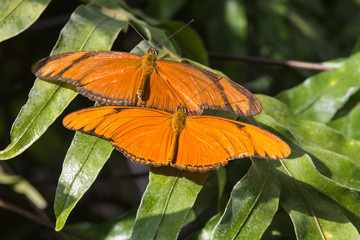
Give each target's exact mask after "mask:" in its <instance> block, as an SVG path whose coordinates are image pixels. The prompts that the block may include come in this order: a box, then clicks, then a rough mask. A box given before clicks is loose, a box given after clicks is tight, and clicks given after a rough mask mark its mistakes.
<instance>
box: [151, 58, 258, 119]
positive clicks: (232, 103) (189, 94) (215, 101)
mask: <svg viewBox="0 0 360 240" xmlns="http://www.w3.org/2000/svg"><path fill="white" fill-rule="evenodd" d="M161 80H162V81H163V82H164V83H165V84H166V85H167V86H168V87H167V88H163V89H164V91H171V92H173V93H174V94H173V95H175V96H179V97H178V99H180V100H179V102H178V103H177V104H176V102H175V103H173V104H175V106H178V105H186V106H187V108H188V112H189V113H190V114H201V112H202V111H199V109H217V110H224V111H229V112H233V113H235V114H238V115H243V116H253V115H256V114H258V113H260V112H261V110H262V106H261V103H260V101H259V100H258V99H257V98H256V97H255V96H254V95H253V94H252V93H250V92H249V91H248V90H247V89H245V88H244V87H242V86H241V85H239V84H237V83H235V82H233V81H231V80H230V79H227V78H225V77H222V76H220V75H217V74H215V73H212V72H209V71H207V70H204V69H202V68H198V67H195V66H192V65H189V64H186V63H179V62H175V61H170V60H158V63H157V65H156V71H155V72H154V73H153V76H152V78H151V81H150V84H151V83H152V82H160V81H161ZM156 98H158V96H156V95H154V96H152V98H150V99H149V101H151V100H152V99H156ZM189 99H191V100H190V101H189ZM187 101H189V102H187Z"/></svg>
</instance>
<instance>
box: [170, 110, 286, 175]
mask: <svg viewBox="0 0 360 240" xmlns="http://www.w3.org/2000/svg"><path fill="white" fill-rule="evenodd" d="M290 152H291V150H290V148H289V146H288V145H287V144H286V143H285V142H284V141H283V140H281V139H280V138H279V137H277V136H275V135H274V134H272V133H270V132H268V131H266V130H263V129H261V128H258V127H256V126H253V125H250V124H246V123H242V122H237V121H232V120H228V119H223V118H218V117H210V116H188V119H187V122H186V127H185V129H184V130H183V131H182V133H181V135H180V139H179V149H178V156H177V159H176V164H177V165H179V166H180V167H181V168H184V169H188V170H191V171H206V170H209V169H213V168H215V167H217V166H222V165H226V164H227V162H228V161H229V160H232V159H236V158H242V157H261V158H268V159H280V158H285V157H288V156H289V154H290Z"/></svg>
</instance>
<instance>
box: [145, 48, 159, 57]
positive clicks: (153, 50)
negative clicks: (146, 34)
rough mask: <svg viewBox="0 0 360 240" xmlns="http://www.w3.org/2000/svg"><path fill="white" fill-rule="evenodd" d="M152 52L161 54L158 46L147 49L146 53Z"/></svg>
mask: <svg viewBox="0 0 360 240" xmlns="http://www.w3.org/2000/svg"><path fill="white" fill-rule="evenodd" d="M149 53H150V54H152V55H155V56H157V55H158V54H159V51H158V50H157V49H156V48H153V47H152V48H149V49H148V50H147V51H146V54H149Z"/></svg>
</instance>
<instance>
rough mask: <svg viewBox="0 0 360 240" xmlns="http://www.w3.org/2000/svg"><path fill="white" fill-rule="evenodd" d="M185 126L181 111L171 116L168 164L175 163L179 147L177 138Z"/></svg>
mask: <svg viewBox="0 0 360 240" xmlns="http://www.w3.org/2000/svg"><path fill="white" fill-rule="evenodd" d="M185 125H186V113H185V111H184V110H183V109H180V110H178V111H176V112H175V113H174V114H173V115H172V119H171V129H172V131H173V135H172V137H171V145H170V151H169V154H168V158H167V159H168V161H169V162H172V163H173V164H174V163H175V161H176V155H177V151H178V145H179V136H180V133H181V132H182V130H183V129H184V128H185Z"/></svg>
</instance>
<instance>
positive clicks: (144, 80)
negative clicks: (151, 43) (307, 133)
mask: <svg viewBox="0 0 360 240" xmlns="http://www.w3.org/2000/svg"><path fill="white" fill-rule="evenodd" d="M157 54H158V53H157V50H156V49H155V48H150V49H149V50H148V51H147V53H146V55H145V56H144V57H142V59H141V77H140V80H139V83H138V86H137V91H136V95H137V98H138V101H137V105H139V106H140V105H143V104H144V102H145V101H144V99H143V98H144V91H145V89H146V87H147V86H148V85H149V84H148V81H149V80H150V75H151V74H152V72H153V71H154V68H155V66H156V61H157V57H156V56H157Z"/></svg>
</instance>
